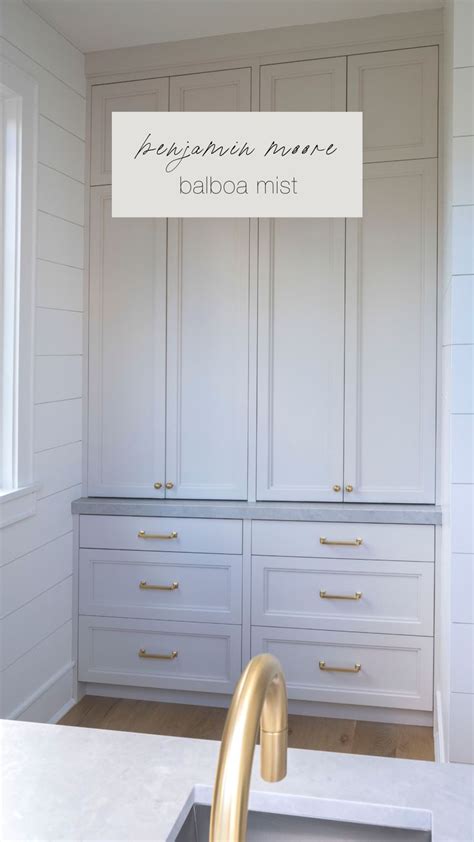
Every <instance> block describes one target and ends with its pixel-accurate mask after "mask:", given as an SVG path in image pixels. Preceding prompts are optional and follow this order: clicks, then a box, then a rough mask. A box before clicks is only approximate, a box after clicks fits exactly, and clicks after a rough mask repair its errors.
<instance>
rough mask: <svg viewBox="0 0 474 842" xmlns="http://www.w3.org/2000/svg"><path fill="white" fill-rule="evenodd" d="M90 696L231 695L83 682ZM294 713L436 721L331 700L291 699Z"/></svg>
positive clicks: (194, 698) (212, 700) (212, 698)
mask: <svg viewBox="0 0 474 842" xmlns="http://www.w3.org/2000/svg"><path fill="white" fill-rule="evenodd" d="M83 688H84V692H85V693H86V694H87V695H89V696H111V697H112V698H115V699H138V700H140V701H145V702H146V701H151V702H171V703H174V704H182V705H204V706H209V707H222V708H227V707H229V705H230V702H231V698H232V697H231V696H230V695H226V694H222V693H196V692H192V691H184V690H158V689H156V688H152V687H129V686H126V685H119V684H95V683H91V682H89V683H87V684H85V685H83ZM288 710H289V712H290V713H295V714H300V715H302V716H323V717H327V718H328V719H358V720H361V721H364V722H386V723H389V724H390V723H391V724H395V725H426V726H428V727H430V726H431V725H432V724H433V713H432V711H423V710H421V711H419V710H398V709H393V708H381V707H369V706H363V705H338V704H333V703H331V702H302V701H299V700H290V701H289V703H288Z"/></svg>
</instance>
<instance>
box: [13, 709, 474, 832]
mask: <svg viewBox="0 0 474 842" xmlns="http://www.w3.org/2000/svg"><path fill="white" fill-rule="evenodd" d="M0 744H1V754H2V769H1V782H0V791H1V795H2V811H1V813H2V815H1V818H0V838H1V839H4V840H9V842H12V841H13V840H17V842H19V841H20V840H23V842H31V840H33V839H34V840H37V842H40V841H41V842H42V841H43V840H50V842H53V840H54V842H61V841H62V840H87V842H93V840H97V842H99V840H100V842H118V841H119V840H130V842H142V841H143V840H150V842H151V840H153V842H165V840H166V842H172V840H174V839H175V836H176V833H177V832H178V830H179V828H180V826H181V824H182V822H183V820H184V818H185V816H186V815H187V813H188V810H189V808H190V807H191V805H192V803H193V802H198V803H202V804H210V802H211V797H212V786H213V781H214V775H215V769H216V764H217V754H218V750H219V744H218V743H217V742H213V741H211V740H209V741H206V740H190V739H182V738H178V737H158V736H152V735H147V734H131V733H126V732H120V731H101V730H95V729H94V730H92V729H88V728H68V727H64V726H58V725H40V724H37V723H32V722H14V721H3V722H0ZM258 753H259V749H258V747H257V750H256V759H255V763H254V774H253V777H252V788H251V795H250V808H251V809H252V810H259V811H268V812H275V813H280V814H282V813H283V814H287V815H306V816H310V817H314V818H322V819H333V820H341V821H349V822H351V821H352V822H358V823H362V824H364V823H365V824H376V825H384V826H390V827H400V828H407V829H412V830H415V829H419V830H426V831H431V833H432V840H433V842H471V841H472V839H473V838H474V811H473V804H472V795H473V788H474V770H473V767H471V766H461V765H459V764H438V763H427V762H422V761H413V760H395V759H392V758H385V757H365V756H361V755H349V754H338V753H335V752H334V753H329V752H319V751H305V750H300V749H290V750H289V752H288V775H287V777H286V778H285V779H284V780H283V781H280V782H279V783H277V784H269V783H265V782H264V781H262V780H261V779H260V777H259V775H258V771H257V770H258Z"/></svg>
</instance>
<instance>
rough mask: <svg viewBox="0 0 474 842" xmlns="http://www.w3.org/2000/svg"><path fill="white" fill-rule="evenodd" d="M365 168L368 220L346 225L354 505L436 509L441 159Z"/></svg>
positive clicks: (348, 443)
mask: <svg viewBox="0 0 474 842" xmlns="http://www.w3.org/2000/svg"><path fill="white" fill-rule="evenodd" d="M364 169H365V178H364V217H363V219H361V220H356V219H351V220H348V222H347V272H346V283H347V304H346V401H345V407H346V410H345V478H344V483H345V486H349V487H352V489H353V490H352V491H350V488H349V493H347V496H346V499H347V500H348V501H351V502H352V501H353V502H380V503H397V502H400V503H433V502H434V497H435V394H436V226H437V220H436V214H437V199H436V169H437V167H436V161H434V160H424V161H401V162H393V163H386V164H367V165H366V167H365V168H364Z"/></svg>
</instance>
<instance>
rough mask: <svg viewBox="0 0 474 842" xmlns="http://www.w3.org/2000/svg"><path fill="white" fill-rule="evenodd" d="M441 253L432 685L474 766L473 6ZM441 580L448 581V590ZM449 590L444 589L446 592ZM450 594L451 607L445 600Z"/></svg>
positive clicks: (454, 121) (460, 31)
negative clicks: (437, 572)
mask: <svg viewBox="0 0 474 842" xmlns="http://www.w3.org/2000/svg"><path fill="white" fill-rule="evenodd" d="M446 23H447V26H446V40H447V42H448V43H447V67H446V71H447V73H446V86H445V91H446V111H447V132H446V135H447V137H446V153H447V155H446V157H447V159H448V166H447V178H446V187H447V191H446V204H447V208H446V217H447V220H446V221H447V222H448V224H449V223H450V232H451V236H450V242H449V243H448V248H447V251H446V254H447V260H446V277H445V287H444V295H443V304H444V313H445V324H444V328H443V354H442V356H443V375H444V377H443V410H444V411H443V418H444V427H445V434H444V444H445V455H446V457H447V458H446V460H445V466H444V467H445V471H444V483H443V485H444V488H443V492H444V494H443V496H444V504H445V516H444V519H443V523H444V527H443V532H444V540H443V554H442V565H443V568H444V569H443V575H442V577H441V579H439V581H438V584H439V587H438V595H437V602H438V604H441V612H439V614H438V616H439V617H441V633H440V635H439V637H440V641H441V647H443V646H444V647H445V654H444V656H443V654H442V653H441V659H440V666H439V669H440V675H439V681H438V687H439V689H440V692H441V694H442V695H443V699H442V706H443V708H444V728H445V753H446V759H447V760H451V761H457V762H463V763H474V4H473V3H472V0H452V2H451V3H449V4H448V6H447V9H446ZM448 585H449V587H448ZM449 591H450V592H449ZM448 601H449V604H447V603H448Z"/></svg>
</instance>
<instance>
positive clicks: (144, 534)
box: [137, 529, 178, 541]
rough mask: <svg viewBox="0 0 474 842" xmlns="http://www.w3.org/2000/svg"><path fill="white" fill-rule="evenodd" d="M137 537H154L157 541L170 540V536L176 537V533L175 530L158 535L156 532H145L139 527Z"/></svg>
mask: <svg viewBox="0 0 474 842" xmlns="http://www.w3.org/2000/svg"><path fill="white" fill-rule="evenodd" d="M137 537H138V538H147V539H148V538H156V539H158V540H159V541H171V539H172V538H177V537H178V533H177V532H170V533H169V535H159V534H158V533H154V532H145V530H144V529H140V532H139V533H138V536H137Z"/></svg>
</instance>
